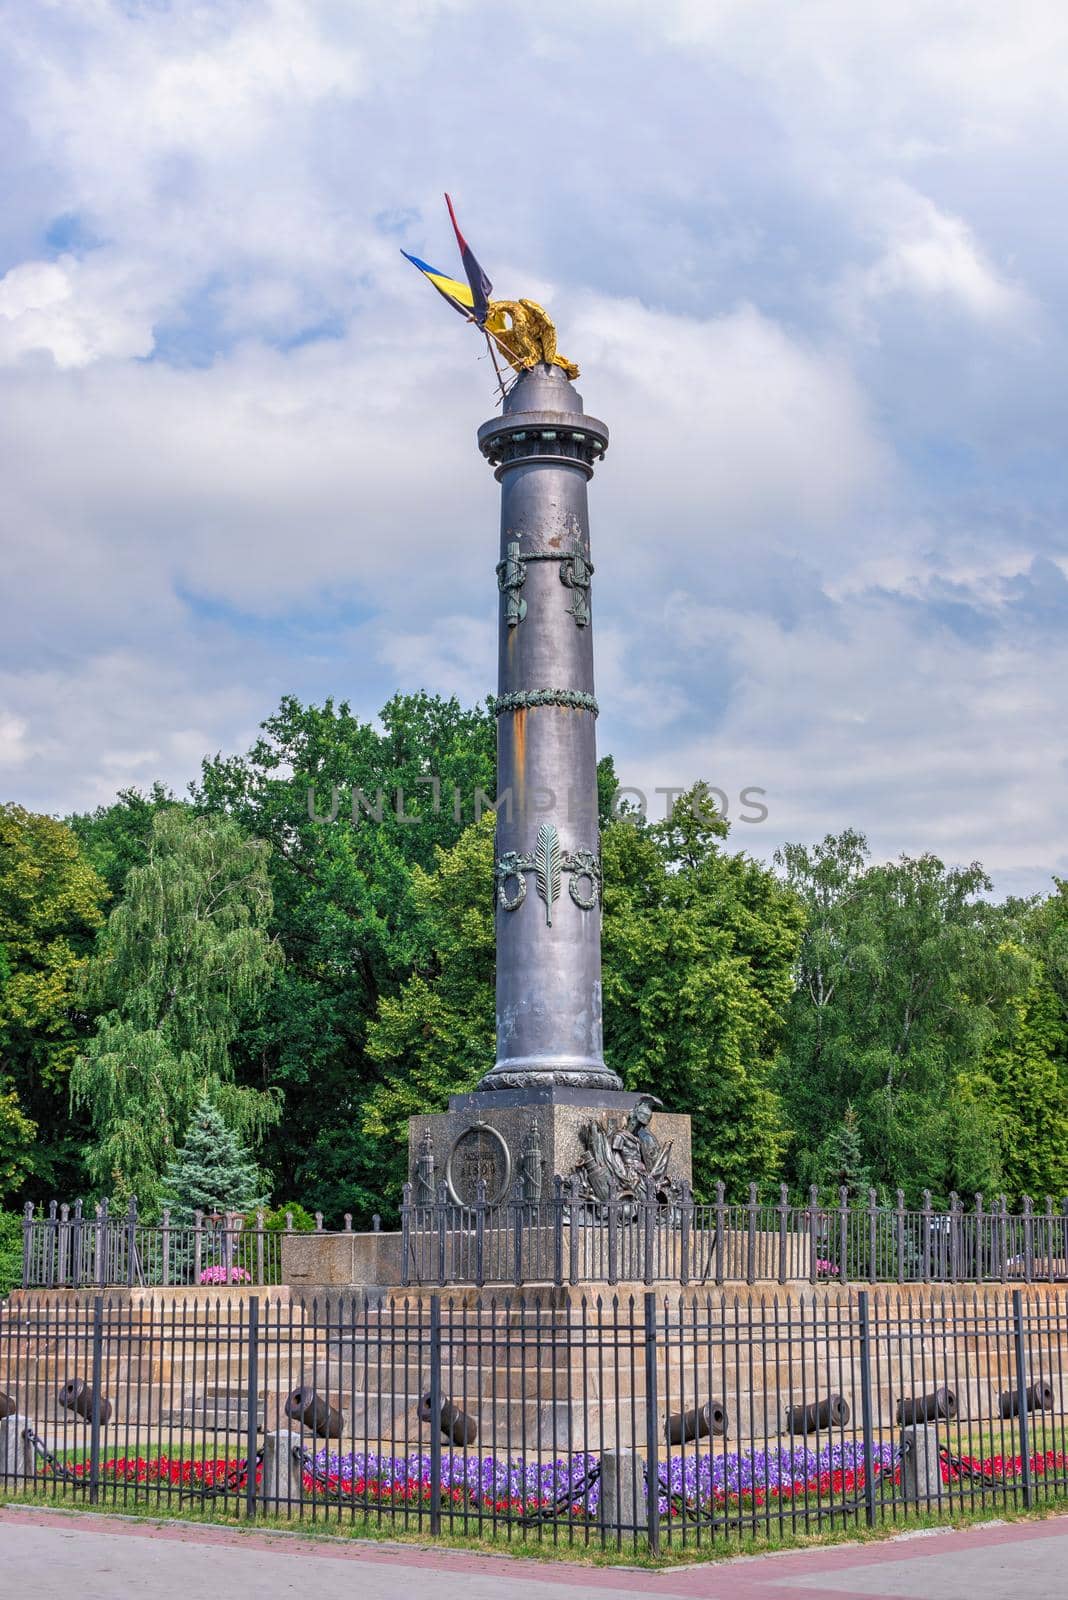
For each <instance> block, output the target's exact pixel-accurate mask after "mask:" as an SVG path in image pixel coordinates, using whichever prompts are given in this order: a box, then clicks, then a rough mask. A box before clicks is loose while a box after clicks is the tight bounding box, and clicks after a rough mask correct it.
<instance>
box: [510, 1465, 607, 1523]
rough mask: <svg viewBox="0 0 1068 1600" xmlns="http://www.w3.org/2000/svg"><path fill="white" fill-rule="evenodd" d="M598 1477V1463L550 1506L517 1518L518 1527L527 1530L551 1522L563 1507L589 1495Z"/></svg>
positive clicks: (526, 1512) (540, 1507)
mask: <svg viewBox="0 0 1068 1600" xmlns="http://www.w3.org/2000/svg"><path fill="white" fill-rule="evenodd" d="M600 1476H601V1464H600V1462H599V1461H598V1462H597V1463H596V1465H595V1466H592V1467H591V1468H590V1469H589V1471H588V1472H587V1474H586V1476H585V1477H584V1478H583V1480H582V1482H581V1483H576V1484H572V1485H571V1486H570V1487H569V1488H568V1489H567V1490H566V1492H564V1493H562V1494H559V1495H558V1496H557V1498H556V1499H555V1500H554V1502H553V1504H552V1505H551V1506H539V1507H538V1509H537V1510H536V1511H525V1512H524V1513H523V1515H522V1516H521V1517H520V1518H519V1525H520V1527H523V1528H529V1527H532V1526H534V1525H535V1524H536V1523H539V1522H552V1521H553V1519H554V1518H555V1517H558V1516H560V1514H561V1513H562V1512H563V1510H564V1508H565V1506H570V1505H574V1503H575V1501H576V1500H578V1499H581V1498H582V1496H583V1495H587V1494H589V1492H590V1490H591V1489H592V1488H593V1486H594V1484H595V1483H596V1482H597V1481H598V1479H599V1478H600Z"/></svg>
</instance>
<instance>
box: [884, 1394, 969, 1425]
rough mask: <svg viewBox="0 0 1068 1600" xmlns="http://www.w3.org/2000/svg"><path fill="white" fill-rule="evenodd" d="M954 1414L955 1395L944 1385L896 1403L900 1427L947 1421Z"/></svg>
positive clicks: (955, 1413)
mask: <svg viewBox="0 0 1068 1600" xmlns="http://www.w3.org/2000/svg"><path fill="white" fill-rule="evenodd" d="M956 1415H957V1397H956V1395H955V1394H954V1393H953V1390H952V1389H947V1388H945V1387H943V1388H941V1389H935V1390H934V1392H933V1393H932V1394H924V1395H919V1396H917V1395H913V1396H912V1398H911V1399H909V1400H899V1401H898V1403H897V1420H898V1424H899V1426H901V1427H906V1428H907V1427H912V1426H914V1425H915V1424H916V1423H918V1422H936V1421H943V1422H948V1421H950V1420H951V1419H952V1418H953V1417H955V1416H956Z"/></svg>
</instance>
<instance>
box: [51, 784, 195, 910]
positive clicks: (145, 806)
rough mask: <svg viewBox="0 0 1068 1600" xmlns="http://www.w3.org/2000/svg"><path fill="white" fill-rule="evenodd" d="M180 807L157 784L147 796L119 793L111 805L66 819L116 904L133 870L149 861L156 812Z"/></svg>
mask: <svg viewBox="0 0 1068 1600" xmlns="http://www.w3.org/2000/svg"><path fill="white" fill-rule="evenodd" d="M181 804H183V802H182V801H180V800H178V799H177V797H176V796H175V795H173V794H171V792H170V790H169V789H167V788H166V787H165V786H164V785H163V784H162V783H156V784H153V786H152V788H151V789H150V790H149V792H148V793H147V794H144V793H142V791H141V790H140V789H134V788H130V789H120V790H119V793H118V796H117V797H116V799H115V800H113V801H112V803H111V805H108V806H97V808H96V810H95V811H85V812H80V813H75V815H73V816H70V817H68V818H67V825H68V827H69V828H70V830H71V832H72V833H73V834H74V836H75V838H76V839H77V840H78V842H79V843H80V845H81V847H82V850H83V852H84V854H85V857H86V860H87V861H88V862H89V864H90V865H91V866H92V867H93V868H94V870H95V871H96V872H98V873H99V875H100V876H101V878H103V880H104V882H105V883H106V884H107V886H108V889H109V891H110V893H111V896H112V899H113V900H117V899H121V898H122V894H123V890H124V887H125V884H126V879H127V877H128V876H129V874H130V872H131V870H132V869H133V868H134V867H143V866H144V864H145V862H146V861H147V860H148V847H149V844H150V842H151V839H152V824H153V823H154V822H155V820H156V814H157V812H159V811H161V810H162V809H163V808H164V807H165V806H175V805H181Z"/></svg>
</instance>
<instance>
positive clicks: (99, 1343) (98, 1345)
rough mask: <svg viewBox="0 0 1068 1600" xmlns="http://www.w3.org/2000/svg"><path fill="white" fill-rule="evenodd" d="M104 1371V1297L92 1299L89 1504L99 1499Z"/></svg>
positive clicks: (97, 1296)
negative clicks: (101, 1391) (101, 1386)
mask: <svg viewBox="0 0 1068 1600" xmlns="http://www.w3.org/2000/svg"><path fill="white" fill-rule="evenodd" d="M103 1370H104V1297H103V1295H100V1294H98V1295H94V1297H93V1405H92V1411H91V1414H90V1418H89V1504H90V1505H91V1506H95V1505H96V1503H97V1501H98V1500H99V1498H100V1381H101V1375H102V1373H103Z"/></svg>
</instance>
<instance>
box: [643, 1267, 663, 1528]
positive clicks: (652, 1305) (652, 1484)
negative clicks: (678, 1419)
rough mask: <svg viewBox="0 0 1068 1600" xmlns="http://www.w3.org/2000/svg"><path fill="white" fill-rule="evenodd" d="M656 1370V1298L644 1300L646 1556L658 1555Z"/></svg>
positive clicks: (658, 1503)
mask: <svg viewBox="0 0 1068 1600" xmlns="http://www.w3.org/2000/svg"><path fill="white" fill-rule="evenodd" d="M658 1412H659V1406H658V1403H657V1370H656V1295H655V1294H652V1293H648V1294H646V1296H645V1526H646V1531H647V1534H648V1537H649V1553H650V1555H654V1556H655V1555H659V1553H660V1462H659V1453H660V1430H659V1428H658V1426H657V1423H658V1420H659V1418H658Z"/></svg>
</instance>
